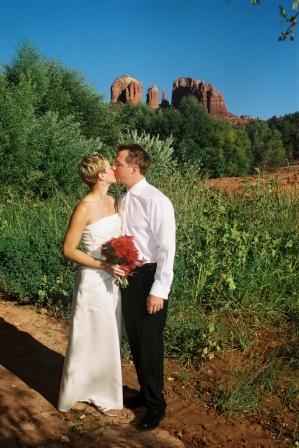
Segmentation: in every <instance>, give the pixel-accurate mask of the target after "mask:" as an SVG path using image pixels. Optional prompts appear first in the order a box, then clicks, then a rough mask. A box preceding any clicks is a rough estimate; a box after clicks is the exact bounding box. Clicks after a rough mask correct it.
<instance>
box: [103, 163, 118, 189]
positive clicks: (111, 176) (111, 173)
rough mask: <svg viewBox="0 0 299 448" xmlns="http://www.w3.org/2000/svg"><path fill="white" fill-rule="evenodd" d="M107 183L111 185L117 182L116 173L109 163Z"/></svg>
mask: <svg viewBox="0 0 299 448" xmlns="http://www.w3.org/2000/svg"><path fill="white" fill-rule="evenodd" d="M104 179H105V181H106V182H107V183H109V184H114V183H115V182H116V179H115V174H114V171H113V169H112V167H111V165H110V163H109V162H108V161H106V162H105V177H104Z"/></svg>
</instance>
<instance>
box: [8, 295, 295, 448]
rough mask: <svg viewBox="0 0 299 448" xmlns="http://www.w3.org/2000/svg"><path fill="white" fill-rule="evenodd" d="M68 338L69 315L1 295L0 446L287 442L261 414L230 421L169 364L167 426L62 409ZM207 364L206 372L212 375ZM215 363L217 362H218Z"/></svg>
mask: <svg viewBox="0 0 299 448" xmlns="http://www.w3.org/2000/svg"><path fill="white" fill-rule="evenodd" d="M66 339H67V325H66V324H65V322H64V321H63V320H59V319H56V318H54V317H51V316H48V315H47V314H46V313H37V311H36V310H35V309H34V308H33V307H31V306H27V305H26V306H20V305H17V304H16V303H14V302H11V301H6V300H4V299H0V347H1V348H0V414H1V420H0V447H1V448H20V447H21V448H23V447H24V448H25V447H26V448H29V447H30V448H31V447H32V448H46V447H47V448H48V447H50V448H62V447H74V448H75V447H76V448H110V447H111V448H139V447H146V448H151V447H155V448H162V447H163V448H181V447H211V448H221V447H225V448H226V447H228V448H239V447H240V448H241V447H247V448H248V447H249V448H257V447H260V448H270V447H271V448H278V447H279V448H282V447H290V446H294V445H292V444H291V443H290V441H288V440H287V439H283V438H280V439H278V440H277V431H275V430H274V429H273V430H272V429H271V428H268V427H267V425H266V424H265V425H263V424H262V422H260V421H259V418H257V419H254V420H251V421H249V420H247V419H245V418H244V419H243V418H238V419H234V420H231V419H227V418H224V417H223V416H221V415H218V414H217V413H216V412H215V410H214V409H213V408H212V407H211V406H209V405H208V404H207V403H206V402H205V401H204V400H202V399H201V397H199V396H198V393H197V395H196V393H195V391H196V388H195V386H194V384H195V383H196V381H195V376H194V375H195V374H196V373H195V372H193V373H192V374H191V373H190V377H189V376H188V378H187V379H186V378H185V379H184V378H183V375H182V372H181V371H180V368H179V366H178V365H176V364H175V363H173V362H167V363H166V377H165V382H166V387H165V391H166V397H167V402H168V411H167V416H166V418H165V420H163V422H162V424H161V427H160V428H158V429H156V430H154V431H149V432H139V431H138V430H137V429H136V427H135V425H134V422H135V421H136V420H137V419H138V418H139V417H140V415H142V410H140V411H139V413H136V414H134V413H133V412H132V411H130V410H127V409H124V411H123V414H122V415H121V416H120V417H117V418H110V417H105V416H102V415H101V414H100V413H99V412H98V411H97V410H96V409H94V408H93V407H91V406H89V405H85V404H78V405H77V406H76V408H75V409H74V410H72V411H71V412H68V413H66V414H62V413H60V412H59V411H57V409H56V408H55V404H56V402H57V392H58V387H59V380H60V373H61V369H62V363H63V353H64V351H65V346H66ZM210 367H211V366H209V367H203V371H202V372H201V374H203V373H204V374H206V375H209V374H210V375H213V368H210ZM212 367H213V366H212ZM123 372H124V384H125V385H126V386H127V387H129V388H130V389H136V388H137V385H136V380H135V374H134V368H133V366H132V365H131V364H130V363H129V362H126V363H124V366H123Z"/></svg>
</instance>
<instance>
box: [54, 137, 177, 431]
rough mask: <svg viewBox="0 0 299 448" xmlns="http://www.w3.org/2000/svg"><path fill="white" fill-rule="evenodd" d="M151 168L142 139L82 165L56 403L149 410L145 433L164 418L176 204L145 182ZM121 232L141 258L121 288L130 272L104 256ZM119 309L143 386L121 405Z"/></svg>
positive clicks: (66, 249) (111, 412) (114, 411)
mask: <svg viewBox="0 0 299 448" xmlns="http://www.w3.org/2000/svg"><path fill="white" fill-rule="evenodd" d="M149 165H150V157H149V155H148V154H147V153H146V152H145V151H144V149H143V148H142V147H141V146H139V145H137V144H121V145H119V146H118V147H117V152H116V157H115V160H114V163H113V165H112V167H111V166H110V164H109V162H108V160H107V159H105V158H104V157H103V156H102V155H100V154H90V155H87V156H85V157H84V158H83V160H82V161H81V163H80V165H79V174H80V177H81V179H82V180H83V182H85V183H86V184H87V185H88V187H89V189H90V191H89V193H88V194H87V195H86V196H84V197H83V198H82V199H81V200H80V202H79V203H78V204H77V205H76V207H75V209H74V211H73V213H72V216H71V218H70V222H69V225H68V229H67V231H66V234H65V238H64V243H63V254H64V257H65V258H66V259H68V260H71V261H72V262H74V263H77V264H78V265H79V267H78V270H77V276H76V280H75V286H74V295H73V302H72V315H71V325H70V335H69V341H68V347H67V351H66V356H65V361H64V367H63V373H62V380H61V385H60V393H59V402H58V408H59V410H60V411H62V412H67V411H69V410H70V409H71V408H72V406H74V404H75V403H76V402H78V401H81V402H87V403H91V404H93V405H94V406H96V407H97V408H98V410H99V411H100V412H102V413H104V414H105V415H108V416H117V415H118V414H119V413H120V412H121V409H122V408H123V406H125V407H127V408H131V409H133V408H137V407H144V408H145V413H144V415H143V417H142V418H141V420H140V421H139V422H138V428H139V429H141V430H149V429H154V428H156V427H157V426H158V425H159V423H160V421H161V420H162V419H163V418H164V416H165V410H166V401H165V398H164V393H163V388H164V366H163V364H164V356H163V333H164V327H165V323H166V316H167V305H168V294H169V291H170V286H171V282H172V279H173V262H174V255H175V218H174V210H173V206H172V204H171V202H170V200H169V199H168V198H167V197H166V196H165V195H164V194H163V193H162V192H161V191H159V190H158V189H157V188H155V187H154V186H152V185H150V184H149V183H148V182H147V180H146V178H145V173H146V170H147V168H148V167H149ZM115 182H117V183H119V184H122V185H124V186H125V187H127V192H126V193H125V194H124V195H123V196H121V197H120V199H119V200H118V201H116V200H115V199H114V198H113V197H112V196H109V195H108V194H107V192H108V189H109V187H110V185H112V184H114V183H115ZM121 234H123V235H129V236H132V237H133V238H134V243H135V246H136V248H137V250H138V252H139V255H140V258H141V259H142V260H143V261H144V263H143V264H142V265H141V266H140V267H137V269H136V270H135V272H134V274H133V275H132V276H130V277H129V279H128V286H127V287H126V288H125V289H122V290H120V289H119V287H118V286H117V284H116V283H117V282H116V281H115V280H116V279H120V278H122V277H125V276H126V272H125V270H124V269H122V265H118V264H111V263H109V262H107V260H105V258H104V257H103V255H102V253H101V247H102V246H103V245H104V244H105V243H106V242H107V241H108V240H110V239H111V238H113V237H118V236H120V235H121ZM80 241H81V242H82V246H83V250H81V249H80V248H78V247H79V243H80ZM121 311H122V315H123V320H124V323H125V328H126V332H127V336H128V340H129V345H130V350H131V354H132V357H133V361H134V365H135V369H136V374H137V379H138V383H139V386H140V390H139V392H138V393H136V394H135V395H134V396H131V397H127V399H126V397H125V400H124V403H123V385H122V372H121V356H120V338H121Z"/></svg>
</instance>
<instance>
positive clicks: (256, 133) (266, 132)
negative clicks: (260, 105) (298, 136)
mask: <svg viewBox="0 0 299 448" xmlns="http://www.w3.org/2000/svg"><path fill="white" fill-rule="evenodd" d="M246 130H247V133H248V136H249V139H250V141H251V149H252V153H253V156H254V162H253V163H254V165H255V166H257V167H263V168H269V167H271V166H279V165H282V164H284V163H285V162H286V152H285V149H284V147H283V142H282V138H281V133H280V132H279V131H278V130H277V129H271V128H270V127H269V126H268V124H267V123H266V122H263V121H255V122H252V123H250V124H248V125H247V127H246Z"/></svg>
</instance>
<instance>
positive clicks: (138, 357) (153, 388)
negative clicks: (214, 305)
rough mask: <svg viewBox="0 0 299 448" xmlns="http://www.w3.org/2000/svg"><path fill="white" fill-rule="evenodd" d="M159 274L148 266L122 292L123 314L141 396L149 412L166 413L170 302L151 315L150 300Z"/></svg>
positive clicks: (153, 266) (154, 267)
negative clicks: (165, 342)
mask: <svg viewBox="0 0 299 448" xmlns="http://www.w3.org/2000/svg"><path fill="white" fill-rule="evenodd" d="M155 272H156V264H152V263H151V264H145V265H144V266H141V267H140V268H138V269H137V271H136V272H135V273H134V275H133V276H132V277H130V279H129V285H128V286H127V288H125V289H123V290H122V310H123V318H124V322H125V327H126V331H127V336H128V340H129V344H130V349H131V353H132V356H133V361H134V364H135V368H136V373H137V378H138V382H139V385H140V393H141V395H142V397H143V399H144V401H145V404H146V407H147V408H148V409H150V410H159V411H160V410H161V411H163V410H164V409H165V408H166V402H165V399H164V396H163V387H164V362H163V361H164V347H163V332H164V327H165V323H166V316H167V305H168V301H167V300H165V301H164V307H163V310H161V311H159V312H157V313H155V314H148V312H147V297H148V295H149V292H150V290H151V287H152V284H153V281H154V276H155Z"/></svg>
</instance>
